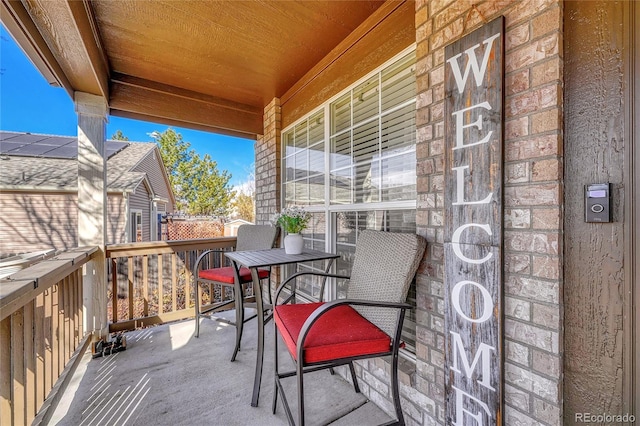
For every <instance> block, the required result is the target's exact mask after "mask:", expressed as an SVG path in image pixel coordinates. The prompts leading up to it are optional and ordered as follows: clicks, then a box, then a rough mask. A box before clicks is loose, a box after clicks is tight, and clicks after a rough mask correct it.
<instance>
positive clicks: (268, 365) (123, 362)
mask: <svg viewBox="0 0 640 426" xmlns="http://www.w3.org/2000/svg"><path fill="white" fill-rule="evenodd" d="M223 315H225V316H227V317H228V318H231V316H232V315H233V311H230V312H226V313H224V314H223ZM201 321H202V322H201V328H200V337H199V338H195V337H194V321H193V320H190V321H182V322H177V323H172V324H165V325H162V326H158V327H153V328H148V329H144V330H137V331H133V332H129V333H127V350H126V351H123V352H119V353H116V354H113V355H109V356H106V357H101V358H96V359H91V354H89V353H87V354H85V355H84V358H83V360H82V363H81V365H80V366H79V367H78V369H77V371H76V373H75V374H74V377H73V379H72V382H71V384H70V386H69V387H68V388H67V390H66V391H65V394H64V396H63V399H62V401H61V402H60V404H59V406H58V408H57V410H56V411H55V413H54V415H53V418H52V423H51V424H58V425H70V426H71V425H72V426H98V425H100V426H102V425H118V426H120V425H125V424H127V425H154V426H156V425H172V426H174V425H225V426H233V425H261V426H262V425H267V426H268V425H274V426H276V425H286V424H287V420H286V417H285V415H284V410H283V408H282V406H281V405H280V402H279V403H278V408H277V412H276V414H275V415H273V414H272V413H271V398H272V395H273V393H272V392H273V353H272V352H273V325H272V324H271V323H270V324H267V327H266V333H265V347H266V349H265V363H264V372H263V378H262V387H261V392H260V402H259V406H258V407H251V406H250V400H251V391H252V387H253V376H254V371H255V360H256V346H257V331H256V322H255V321H253V322H250V323H248V324H246V325H245V335H244V336H243V340H242V343H243V344H242V349H241V351H240V352H239V354H238V356H237V358H236V361H235V362H230V361H229V360H230V358H231V353H232V350H233V346H234V342H235V328H234V327H233V326H229V325H227V324H225V323H223V322H219V321H216V320H209V319H204V320H201ZM279 347H280V348H284V345H279ZM280 360H281V362H283V364H281V365H284V362H290V358H289V355H288V354H287V353H286V352H284V353H282V355H281V356H280ZM291 366H293V364H291ZM285 368H286V367H285ZM285 387H287V388H288V389H287V395H288V399H289V402H290V404H291V405H292V407H291V408H292V411H293V412H294V413H295V412H296V411H295V410H296V409H297V405H296V389H295V378H291V379H288V380H287V382H286V383H285ZM305 401H306V404H305V406H306V413H307V424H309V425H326V424H334V425H338V424H341V425H353V426H356V425H363V426H364V425H367V426H368V425H375V424H381V423H384V422H387V421H389V420H391V419H390V418H389V417H388V416H387V415H386V414H385V413H384V412H382V411H381V410H380V409H378V408H377V407H376V406H375V405H374V404H372V403H370V402H368V401H367V400H366V398H365V397H364V396H362V395H361V394H356V393H355V392H354V390H353V387H352V386H351V385H350V384H349V383H347V382H346V381H344V380H343V379H342V378H340V377H339V376H338V375H335V376H331V375H330V374H329V373H328V372H327V371H320V372H316V373H312V374H311V375H306V376H305Z"/></svg>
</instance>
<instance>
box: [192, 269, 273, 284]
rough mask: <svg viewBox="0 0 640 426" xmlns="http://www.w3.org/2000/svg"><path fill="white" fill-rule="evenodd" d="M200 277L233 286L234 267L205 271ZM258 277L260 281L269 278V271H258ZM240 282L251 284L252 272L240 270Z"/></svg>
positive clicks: (200, 273) (199, 274)
mask: <svg viewBox="0 0 640 426" xmlns="http://www.w3.org/2000/svg"><path fill="white" fill-rule="evenodd" d="M198 277H199V278H202V279H203V280H210V281H217V282H221V283H227V284H233V280H234V275H233V266H225V267H223V268H214V269H204V270H202V271H200V272H199V273H198ZM258 277H259V278H260V279H263V278H267V277H269V271H268V270H266V269H258ZM240 281H241V282H242V283H248V282H251V271H250V270H249V268H245V267H244V266H243V267H242V268H240Z"/></svg>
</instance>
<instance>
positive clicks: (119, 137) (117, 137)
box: [111, 130, 129, 141]
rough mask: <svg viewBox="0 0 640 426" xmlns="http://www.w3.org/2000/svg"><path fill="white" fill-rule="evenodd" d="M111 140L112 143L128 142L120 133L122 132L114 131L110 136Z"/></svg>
mask: <svg viewBox="0 0 640 426" xmlns="http://www.w3.org/2000/svg"><path fill="white" fill-rule="evenodd" d="M111 140H114V141H128V140H129V138H128V137H126V136H125V135H124V133H122V130H116V132H115V133H114V134H113V136H111Z"/></svg>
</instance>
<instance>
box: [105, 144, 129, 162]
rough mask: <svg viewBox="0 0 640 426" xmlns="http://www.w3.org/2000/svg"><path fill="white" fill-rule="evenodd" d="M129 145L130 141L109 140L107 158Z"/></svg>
mask: <svg viewBox="0 0 640 426" xmlns="http://www.w3.org/2000/svg"><path fill="white" fill-rule="evenodd" d="M128 145H129V142H122V141H107V143H106V147H105V148H106V155H107V158H111V156H112V155H115V154H117V153H118V152H120V151H121V150H123V149H124V148H126V147H127V146H128Z"/></svg>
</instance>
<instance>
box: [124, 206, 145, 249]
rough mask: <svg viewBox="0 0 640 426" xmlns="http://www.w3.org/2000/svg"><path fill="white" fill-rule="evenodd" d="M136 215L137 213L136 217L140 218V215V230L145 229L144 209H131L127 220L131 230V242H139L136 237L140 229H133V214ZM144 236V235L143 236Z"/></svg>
mask: <svg viewBox="0 0 640 426" xmlns="http://www.w3.org/2000/svg"><path fill="white" fill-rule="evenodd" d="M134 215H135V217H136V218H138V217H139V218H140V231H141V232H143V230H144V226H143V223H142V209H130V210H129V218H128V221H127V222H128V223H129V226H128V227H127V228H128V230H129V242H130V243H135V242H138V240H137V238H136V237H137V233H138V230H137V229H135V230H134V229H133V226H134V222H133V216H134ZM136 222H137V221H136ZM143 238H144V236H143Z"/></svg>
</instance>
